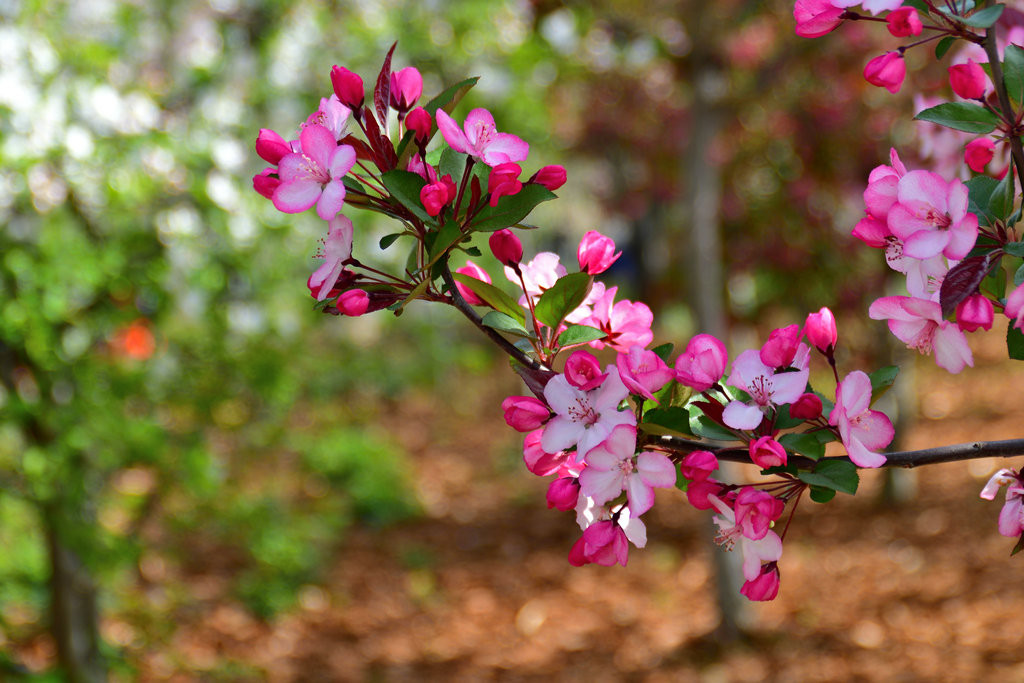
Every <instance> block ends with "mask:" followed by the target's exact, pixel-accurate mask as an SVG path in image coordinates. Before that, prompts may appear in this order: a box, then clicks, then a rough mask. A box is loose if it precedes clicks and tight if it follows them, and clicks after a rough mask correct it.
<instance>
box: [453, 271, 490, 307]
mask: <svg viewBox="0 0 1024 683" xmlns="http://www.w3.org/2000/svg"><path fill="white" fill-rule="evenodd" d="M455 272H456V273H461V274H462V275H468V276H469V277H472V278H476V279H477V280H480V281H482V282H486V283H487V284H490V283H491V276H490V275H489V274H488V273H487V271H486V270H484V269H483V268H481V267H480V266H478V265H477V264H475V263H473V262H472V261H470V260H467V261H466V265H464V266H462V267H461V268H456V269H455ZM455 288H456V289H458V290H459V294H461V295H462V298H463V299H465V300H466V303H467V304H469V305H470V306H483V305H484V303H485V302H484V300H483V299H481V298H480V297H478V296H477V295H476V294H474V293H473V290H471V289H470V288H469V287H467V286H465V285H464V284H462V283H461V282H456V283H455Z"/></svg>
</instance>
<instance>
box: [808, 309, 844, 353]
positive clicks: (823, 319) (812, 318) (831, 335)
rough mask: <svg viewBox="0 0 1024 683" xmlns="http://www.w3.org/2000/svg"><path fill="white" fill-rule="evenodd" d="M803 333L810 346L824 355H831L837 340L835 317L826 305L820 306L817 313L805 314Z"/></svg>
mask: <svg viewBox="0 0 1024 683" xmlns="http://www.w3.org/2000/svg"><path fill="white" fill-rule="evenodd" d="M803 333H804V334H805V335H807V341H809V342H811V346H813V347H814V348H816V349H818V351H820V352H821V353H823V354H825V355H826V356H830V355H832V352H833V351H834V350H835V348H836V344H837V343H838V342H839V332H838V330H836V317H835V316H834V315H832V311H830V310H829V309H828V307H827V306H824V307H822V308H821V309H820V310H819V311H818V312H817V313H809V314H808V315H807V320H806V322H804V330H803Z"/></svg>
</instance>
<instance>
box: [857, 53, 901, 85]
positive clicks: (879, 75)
mask: <svg viewBox="0 0 1024 683" xmlns="http://www.w3.org/2000/svg"><path fill="white" fill-rule="evenodd" d="M906 75H907V64H906V62H904V61H903V55H901V54H900V53H899V52H886V53H885V54H884V55H879V56H878V57H875V58H874V59H872V60H871V61H870V62H868V63H867V66H865V67H864V80H866V81H867V82H868V83H870V84H871V85H877V86H878V87H880V88H885V89H886V90H888V91H889V92H891V93H897V92H899V91H900V86H902V85H903V79H904V78H905V77H906Z"/></svg>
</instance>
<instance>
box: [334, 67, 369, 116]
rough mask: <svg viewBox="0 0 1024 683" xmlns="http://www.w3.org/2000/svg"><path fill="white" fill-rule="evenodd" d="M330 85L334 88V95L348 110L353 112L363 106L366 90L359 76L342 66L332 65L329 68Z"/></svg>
mask: <svg viewBox="0 0 1024 683" xmlns="http://www.w3.org/2000/svg"><path fill="white" fill-rule="evenodd" d="M331 85H333V86H334V94H335V95H337V96H338V99H339V100H340V101H341V103H342V104H344V105H345V106H346V107H348V108H349V109H351V110H353V111H355V110H357V109H359V108H360V107H362V106H363V100H364V99H365V98H366V90H365V89H364V88H363V79H362V78H360V76H359V74H357V73H353V72H351V71H349V70H348V69H346V68H345V67H343V66H338V65H334V66H333V67H331Z"/></svg>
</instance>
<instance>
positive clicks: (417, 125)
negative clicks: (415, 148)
mask: <svg viewBox="0 0 1024 683" xmlns="http://www.w3.org/2000/svg"><path fill="white" fill-rule="evenodd" d="M433 125H434V120H433V119H432V118H431V117H430V112H428V111H427V110H426V109H424V108H423V107H416V108H415V109H413V110H412V111H411V112H409V115H408V116H406V117H405V127H406V128H407V129H408V130H413V131H416V140H417V141H418V142H420V143H423V142H426V141H427V138H429V137H430V130H431V127H432V126H433Z"/></svg>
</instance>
